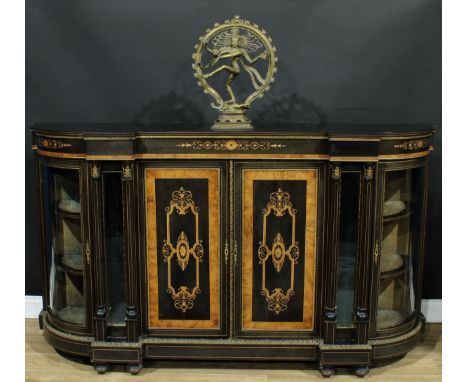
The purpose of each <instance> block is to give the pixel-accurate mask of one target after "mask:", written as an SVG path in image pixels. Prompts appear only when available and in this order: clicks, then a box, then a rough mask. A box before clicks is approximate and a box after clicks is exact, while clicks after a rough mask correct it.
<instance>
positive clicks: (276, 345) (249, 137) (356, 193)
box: [33, 124, 433, 376]
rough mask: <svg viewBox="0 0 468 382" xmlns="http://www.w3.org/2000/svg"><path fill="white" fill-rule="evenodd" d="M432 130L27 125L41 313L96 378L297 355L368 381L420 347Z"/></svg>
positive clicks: (54, 339)
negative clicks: (147, 366) (385, 363)
mask: <svg viewBox="0 0 468 382" xmlns="http://www.w3.org/2000/svg"><path fill="white" fill-rule="evenodd" d="M432 136H433V129H432V128H431V126H425V125H329V126H313V125H275V126H267V127H261V128H259V129H256V130H255V131H253V132H217V133H214V132H211V131H209V130H208V129H207V128H206V127H203V126H195V125H183V124H180V125H171V124H166V125H53V124H40V125H36V126H34V127H33V149H34V151H35V157H36V171H37V172H36V175H37V196H38V199H37V200H38V212H39V220H40V225H39V230H40V237H41V244H40V251H39V252H40V256H41V259H42V263H41V264H42V284H43V301H44V308H43V311H42V313H41V315H40V325H41V328H42V329H43V331H44V336H45V339H46V340H47V342H48V343H50V344H51V346H53V347H55V348H56V349H58V350H60V351H62V352H65V353H69V354H73V355H79V356H83V357H87V358H90V360H91V361H92V362H93V363H94V365H95V368H96V370H97V371H98V372H105V371H106V370H107V369H108V366H109V364H110V363H125V364H127V365H128V366H127V367H128V371H129V372H131V373H138V372H139V370H140V369H141V367H142V362H143V360H145V359H156V360H158V359H176V360H182V359H190V360H191V359H206V360H211V359H216V360H263V361H264V360H298V361H310V362H318V363H319V364H320V371H321V372H322V374H323V375H325V376H329V375H331V374H333V373H334V370H335V367H337V366H349V367H353V368H354V371H355V373H356V374H357V375H359V376H363V375H365V374H366V373H367V371H368V370H369V367H370V366H373V365H376V364H378V362H379V361H382V360H387V359H391V358H396V357H399V356H401V355H404V354H405V353H406V352H408V351H409V350H411V349H412V348H414V347H415V346H416V344H417V342H418V339H419V337H420V333H421V331H422V329H423V326H424V316H423V315H422V314H421V275H422V269H423V257H424V256H423V255H424V231H425V215H426V203H427V182H428V181H427V173H428V158H429V153H430V150H431V149H432Z"/></svg>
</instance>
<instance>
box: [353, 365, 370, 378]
mask: <svg viewBox="0 0 468 382" xmlns="http://www.w3.org/2000/svg"><path fill="white" fill-rule="evenodd" d="M368 372H369V368H368V367H367V366H356V367H355V368H354V375H357V376H358V377H361V378H362V377H364V376H365V375H366V374H367V373H368Z"/></svg>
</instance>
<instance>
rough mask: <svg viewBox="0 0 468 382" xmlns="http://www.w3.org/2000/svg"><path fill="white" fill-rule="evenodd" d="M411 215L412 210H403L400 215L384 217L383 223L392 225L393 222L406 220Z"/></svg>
mask: <svg viewBox="0 0 468 382" xmlns="http://www.w3.org/2000/svg"><path fill="white" fill-rule="evenodd" d="M412 213H413V211H412V210H405V211H403V212H400V213H398V214H395V215H388V216H384V218H383V222H384V223H394V222H397V221H399V220H403V219H406V218H408V217H410V216H411V215H412Z"/></svg>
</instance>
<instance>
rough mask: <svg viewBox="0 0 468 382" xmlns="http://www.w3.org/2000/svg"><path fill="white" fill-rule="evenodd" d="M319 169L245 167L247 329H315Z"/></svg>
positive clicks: (244, 316)
mask: <svg viewBox="0 0 468 382" xmlns="http://www.w3.org/2000/svg"><path fill="white" fill-rule="evenodd" d="M317 173H318V170H316V169H295V168H292V169H287V170H286V169H285V170H282V169H277V170H272V169H243V170H242V211H243V212H242V238H243V241H242V243H243V244H242V254H243V258H242V329H243V330H252V329H254V330H261V329H264V330H276V329H278V330H299V329H300V330H313V327H314V301H315V259H316V229H317V228H316V220H317V182H318V179H317V175H318V174H317Z"/></svg>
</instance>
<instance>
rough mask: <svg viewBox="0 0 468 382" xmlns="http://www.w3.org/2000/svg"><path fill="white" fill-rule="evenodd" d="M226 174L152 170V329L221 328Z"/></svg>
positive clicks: (148, 214)
mask: <svg viewBox="0 0 468 382" xmlns="http://www.w3.org/2000/svg"><path fill="white" fill-rule="evenodd" d="M219 176H220V170H219V169H217V168H203V169H200V168H197V169H195V168H182V169H180V168H179V169H171V168H157V169H156V168H155V169H147V170H146V174H145V184H146V224H147V269H148V299H149V301H148V312H149V327H150V328H178V329H184V328H186V329H189V328H209V329H217V328H219V325H220V317H219V314H220V300H219V297H220V282H219V280H220V272H219V268H220V264H221V263H220V262H221V257H220V239H219V235H220V213H221V211H220V187H219Z"/></svg>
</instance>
